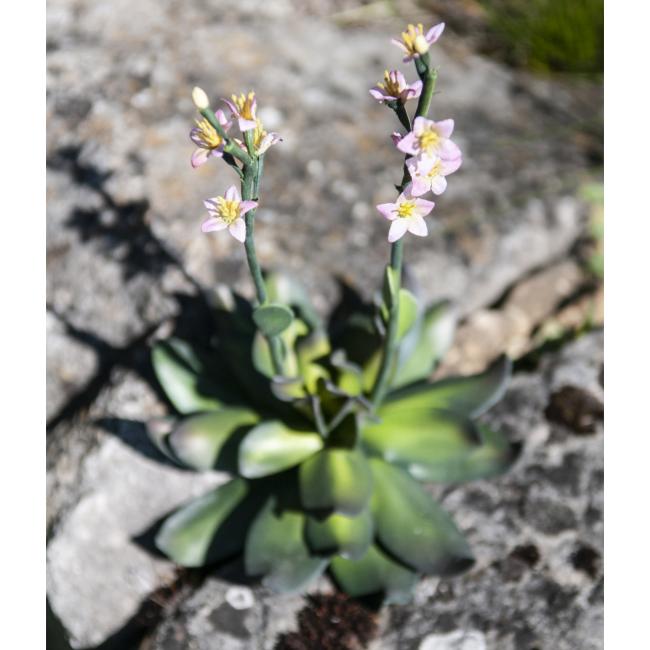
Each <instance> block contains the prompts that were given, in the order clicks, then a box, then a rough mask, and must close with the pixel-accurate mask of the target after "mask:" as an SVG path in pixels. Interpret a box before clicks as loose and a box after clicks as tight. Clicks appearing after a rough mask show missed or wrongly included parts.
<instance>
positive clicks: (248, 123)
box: [237, 117, 257, 133]
mask: <svg viewBox="0 0 650 650" xmlns="http://www.w3.org/2000/svg"><path fill="white" fill-rule="evenodd" d="M237 122H238V124H239V130H240V131H241V132H242V133H243V132H244V131H250V130H251V129H254V128H256V127H257V122H256V121H255V120H245V119H244V118H243V117H240V118H239V119H238V120H237Z"/></svg>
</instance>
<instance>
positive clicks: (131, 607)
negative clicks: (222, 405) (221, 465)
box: [47, 373, 223, 647]
mask: <svg viewBox="0 0 650 650" xmlns="http://www.w3.org/2000/svg"><path fill="white" fill-rule="evenodd" d="M163 412H164V407H163V406H162V404H160V403H159V402H158V401H157V399H156V398H155V396H154V394H153V393H152V392H151V389H149V388H148V386H147V385H146V384H144V383H143V382H142V381H141V380H139V379H137V378H136V377H134V376H133V375H130V374H126V375H125V374H123V373H117V374H116V375H115V376H114V377H113V382H112V386H111V387H109V388H107V389H106V390H105V391H104V392H103V393H102V394H101V395H100V397H99V398H98V399H97V401H96V403H95V405H94V406H93V407H92V408H91V409H90V413H89V414H88V417H87V418H83V419H82V420H80V421H78V422H77V423H75V424H74V425H71V426H68V427H66V429H64V430H59V431H57V430H55V431H54V433H53V434H52V435H54V436H55V437H56V438H58V439H59V441H62V440H65V445H63V443H61V444H60V446H59V448H58V449H57V450H55V449H52V448H51V449H50V463H51V464H50V471H49V473H48V488H49V489H48V492H49V495H48V496H49V499H48V511H49V513H48V514H49V517H50V522H51V532H50V542H49V544H48V551H47V592H48V598H49V601H50V604H51V606H52V609H53V611H54V612H55V614H56V615H57V616H58V617H59V619H60V620H61V622H62V623H63V625H64V626H65V627H66V629H67V630H68V632H69V633H70V634H71V638H72V643H73V644H74V645H75V647H84V646H92V645H96V644H98V643H100V642H102V641H103V640H105V639H106V638H107V637H108V636H109V635H110V634H112V633H114V632H115V631H116V630H118V629H119V628H120V627H121V626H122V625H124V624H125V623H126V621H128V620H129V619H130V618H131V617H132V616H133V615H134V614H135V612H136V611H137V610H138V607H139V606H140V603H141V601H143V600H144V599H145V598H146V597H147V596H148V595H149V594H150V593H151V592H153V591H154V590H156V589H157V588H159V587H161V586H162V585H165V584H168V583H170V582H172V580H173V578H174V567H173V565H172V564H171V563H170V562H168V561H167V560H164V559H161V558H159V557H155V556H154V555H152V553H151V552H150V551H148V550H145V548H143V547H142V546H140V545H139V544H138V543H136V542H135V541H134V539H135V538H137V537H138V536H140V535H142V534H143V533H144V532H145V531H146V530H147V529H148V528H149V527H150V526H151V525H152V524H153V523H154V522H155V521H156V520H157V519H159V518H160V517H161V516H163V515H164V514H166V513H168V512H169V511H170V510H172V509H174V508H175V507H176V506H178V505H180V503H182V502H184V501H186V500H189V499H190V498H192V497H195V496H198V495H200V494H202V493H204V492H206V491H207V490H208V489H209V488H211V487H213V486H215V485H217V484H218V483H220V482H222V481H223V476H222V475H220V474H218V473H213V472H208V473H204V474H199V473H195V472H187V471H184V470H181V469H179V468H176V467H173V466H171V465H170V464H168V463H165V461H164V458H163V457H161V456H160V455H158V452H157V451H156V450H155V448H154V447H153V445H151V443H149V442H148V440H147V439H146V435H145V432H144V430H143V427H142V426H139V425H138V424H137V421H142V420H145V419H147V418H149V417H153V416H155V415H160V414H162V413H163ZM107 418H108V419H110V424H109V423H108V422H107ZM98 420H99V421H103V422H104V424H103V425H102V426H100V425H99V424H98ZM107 427H109V428H110V429H111V430H112V431H113V433H108V432H107V431H106V430H105V429H106V428H107ZM61 445H63V446H61ZM57 451H58V453H57Z"/></svg>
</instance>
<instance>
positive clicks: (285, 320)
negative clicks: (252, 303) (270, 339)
mask: <svg viewBox="0 0 650 650" xmlns="http://www.w3.org/2000/svg"><path fill="white" fill-rule="evenodd" d="M253 320H254V321H255V325H257V327H259V329H260V330H261V332H262V333H263V334H264V335H265V336H277V335H278V334H281V333H282V332H284V330H286V329H287V327H289V325H291V321H292V320H293V312H292V311H291V309H289V307H286V306H285V305H281V304H280V303H269V304H266V305H262V306H261V307H258V308H257V309H256V310H255V311H254V312H253Z"/></svg>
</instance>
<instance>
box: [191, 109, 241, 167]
mask: <svg viewBox="0 0 650 650" xmlns="http://www.w3.org/2000/svg"><path fill="white" fill-rule="evenodd" d="M215 117H216V118H217V120H218V122H219V124H221V126H222V127H223V129H224V131H227V130H228V129H229V128H230V126H231V124H232V122H229V121H228V120H227V119H226V116H225V114H224V112H223V111H217V112H216V113H215ZM190 139H191V140H192V142H193V143H194V144H195V145H196V146H197V147H198V149H195V150H194V153H193V154H192V161H191V162H192V167H194V168H196V167H199V166H200V165H202V164H203V163H204V162H206V161H207V160H208V158H210V157H211V156H215V157H216V158H221V157H222V156H223V146H224V144H225V143H224V141H223V138H222V137H221V136H220V135H219V134H218V133H217V130H216V129H215V128H214V127H213V126H212V124H210V122H208V120H207V119H205V118H204V119H202V120H196V126H195V127H194V128H193V129H192V130H191V131H190Z"/></svg>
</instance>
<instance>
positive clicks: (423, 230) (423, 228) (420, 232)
mask: <svg viewBox="0 0 650 650" xmlns="http://www.w3.org/2000/svg"><path fill="white" fill-rule="evenodd" d="M405 221H406V220H405ZM408 231H409V232H410V233H413V234H414V235H417V236H418V237H426V235H427V234H428V232H429V230H428V228H427V223H426V221H425V220H424V219H423V218H422V217H420V216H413V217H411V218H410V219H409V220H408Z"/></svg>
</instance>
